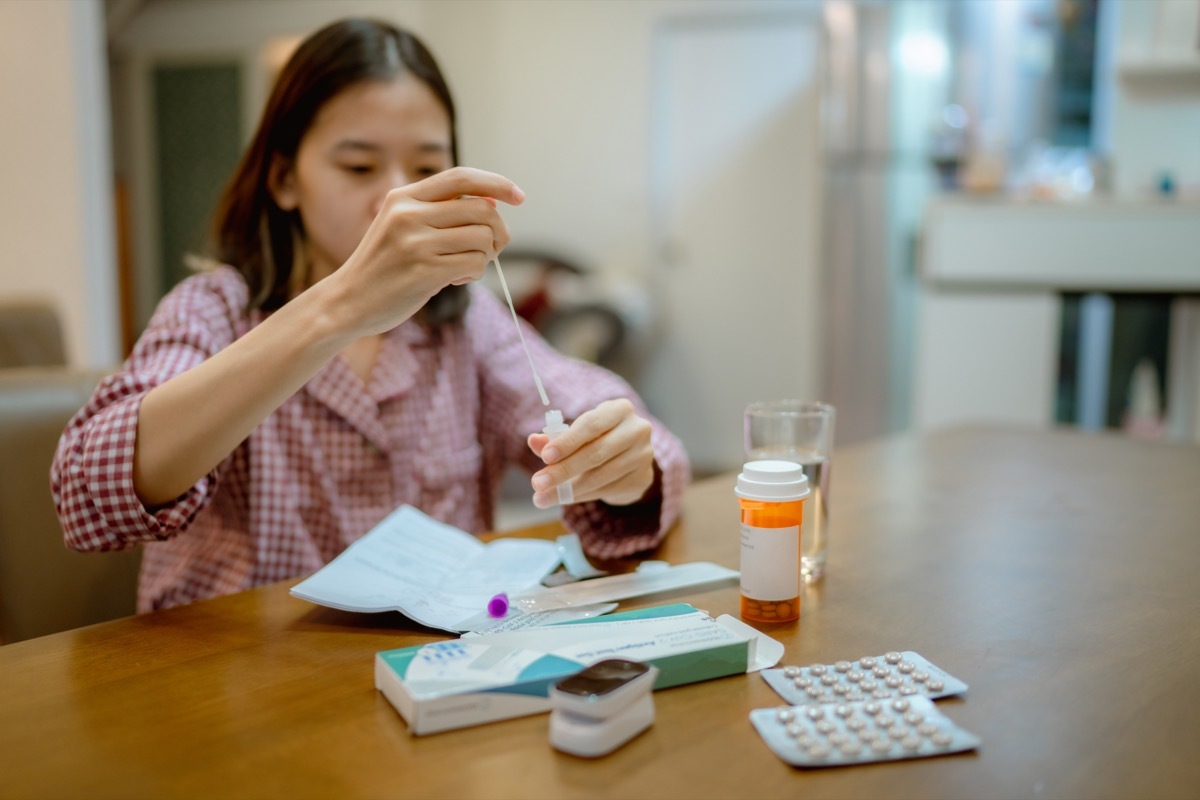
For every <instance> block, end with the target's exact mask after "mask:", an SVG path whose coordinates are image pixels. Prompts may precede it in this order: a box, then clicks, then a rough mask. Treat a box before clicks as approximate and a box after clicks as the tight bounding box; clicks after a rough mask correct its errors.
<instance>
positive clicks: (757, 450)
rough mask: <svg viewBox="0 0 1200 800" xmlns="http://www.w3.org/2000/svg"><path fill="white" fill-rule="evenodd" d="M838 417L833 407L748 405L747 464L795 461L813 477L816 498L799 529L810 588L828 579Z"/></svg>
mask: <svg viewBox="0 0 1200 800" xmlns="http://www.w3.org/2000/svg"><path fill="white" fill-rule="evenodd" d="M836 416H837V415H836V411H835V410H834V407H833V406H831V405H830V404H828V403H820V402H812V401H805V400H761V401H757V402H754V403H750V404H749V405H747V406H746V411H745V415H744V420H743V423H744V427H743V433H744V436H743V441H744V447H745V451H746V459H747V460H748V461H759V460H763V459H775V460H781V461H794V462H796V463H797V464H799V465H800V466H802V467H803V468H804V474H805V475H806V476H807V477H808V485H809V487H810V488H811V490H812V495H811V496H810V497H809V498H808V502H807V503H806V504H805V509H804V524H803V527H802V528H801V530H800V573H801V575H802V576H803V578H804V582H805V583H812V582H814V581H818V580H820V579H821V577H822V576H823V575H824V574H825V561H826V558H827V556H828V550H829V486H830V476H831V472H832V468H833V425H834V420H835V417H836Z"/></svg>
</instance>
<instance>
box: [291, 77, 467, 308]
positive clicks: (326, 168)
mask: <svg viewBox="0 0 1200 800" xmlns="http://www.w3.org/2000/svg"><path fill="white" fill-rule="evenodd" d="M451 166H453V164H452V163H451V156H450V115H449V114H448V113H447V111H446V108H445V106H443V105H442V103H441V101H440V100H438V98H437V95H435V94H434V93H433V90H432V89H430V88H429V86H428V85H427V84H426V83H424V82H423V81H421V80H420V79H419V78H416V77H414V76H413V75H411V74H404V75H401V76H399V77H397V78H395V79H393V80H390V81H386V82H385V81H364V82H361V83H357V84H354V85H352V86H350V87H348V88H346V89H345V90H343V91H342V92H341V93H340V94H338V95H336V96H334V97H333V98H332V99H331V100H329V101H328V102H327V103H325V105H324V106H323V107H322V108H321V109H320V111H318V112H317V115H316V117H315V118H314V119H313V123H312V125H311V126H310V127H309V129H308V131H307V132H306V133H305V134H304V137H303V138H302V139H301V140H300V147H299V149H298V150H297V152H296V160H295V163H294V164H292V165H290V167H288V166H286V165H280V166H278V167H277V168H276V169H275V170H273V172H272V179H271V194H272V196H273V197H274V198H275V202H276V203H278V204H279V206H280V207H281V208H283V209H284V210H286V211H292V210H296V211H298V212H299V213H300V218H301V220H302V221H303V223H304V231H305V235H306V247H307V255H308V258H309V266H310V272H309V280H308V283H309V284H310V285H311V284H312V283H315V282H316V281H318V280H320V279H321V278H323V277H325V276H327V275H329V274H330V273H332V272H333V271H334V270H336V269H337V268H338V267H339V266H341V265H342V264H343V263H344V262H345V261H346V259H348V258H349V257H350V254H351V253H353V252H354V249H355V248H356V247H358V243H359V241H360V240H361V239H362V237H363V235H364V234H365V233H366V232H367V228H368V227H369V226H370V224H371V221H372V220H373V219H375V215H376V214H377V213H378V212H379V209H380V207H381V206H382V204H383V199H384V197H385V196H386V195H387V193H388V192H389V191H390V190H391V189H394V188H396V187H398V186H404V185H406V184H409V183H413V182H414V181H419V180H421V179H422V178H427V177H429V176H430V175H433V174H434V173H436V172H441V171H442V170H445V169H449V168H450V167H451Z"/></svg>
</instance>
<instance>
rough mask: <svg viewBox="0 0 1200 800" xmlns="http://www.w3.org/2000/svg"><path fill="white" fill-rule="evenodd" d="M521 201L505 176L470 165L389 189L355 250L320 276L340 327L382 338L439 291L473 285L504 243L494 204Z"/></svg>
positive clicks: (504, 229)
mask: <svg viewBox="0 0 1200 800" xmlns="http://www.w3.org/2000/svg"><path fill="white" fill-rule="evenodd" d="M524 200H525V193H524V192H522V191H521V189H520V188H519V187H518V186H517V185H516V184H515V183H513V182H512V181H510V180H509V179H508V178H505V177H503V176H501V175H497V174H495V173H492V172H485V171H483V170H478V169H472V168H470V167H453V168H451V169H448V170H445V171H444V172H439V173H437V174H436V175H432V176H430V177H428V178H425V179H424V180H421V181H418V182H416V183H410V184H408V185H406V186H402V187H400V188H397V189H393V190H392V191H390V192H388V194H387V196H386V198H385V199H384V201H383V203H382V206H381V208H380V209H379V212H378V214H376V216H375V219H374V221H373V222H372V223H371V225H370V227H369V228H368V229H367V232H366V234H365V235H364V236H363V238H362V241H361V242H360V243H359V245H358V247H357V248H356V249H355V250H354V252H353V253H352V254H351V255H350V258H349V259H347V261H346V263H345V264H343V265H342V266H341V267H340V268H339V269H338V270H337V271H336V272H335V273H334V274H333V275H331V276H330V277H329V278H327V279H326V281H327V282H329V283H331V284H332V285H331V286H330V287H329V288H331V289H336V290H337V297H338V300H337V307H338V309H339V310H340V311H341V312H343V314H344V317H343V318H344V319H345V321H346V323H347V324H348V325H350V326H352V327H354V329H355V335H357V336H365V335H369V334H375V333H383V332H384V331H387V330H390V329H392V328H394V327H395V326H396V325H399V324H400V323H401V322H403V321H404V320H406V319H408V318H409V317H411V316H412V315H413V314H415V313H416V312H417V311H418V310H420V309H421V307H422V306H424V305H425V303H426V302H427V301H428V300H429V298H431V297H433V295H435V294H437V293H438V292H439V291H441V289H442V288H444V287H445V286H448V285H451V284H454V285H461V284H464V283H470V282H471V281H476V280H479V278H481V277H482V276H483V272H484V269H485V268H486V267H487V264H488V262H489V261H491V260H492V259H493V258H495V257H496V254H497V253H499V252H500V250H502V249H503V248H504V246H505V245H506V244H508V238H509V237H508V227H507V226H506V225H505V224H504V220H503V219H501V217H500V214H499V212H498V211H497V208H496V202H497V201H501V202H504V203H508V204H509V205H519V204H521V203H522V202H524ZM318 285H320V284H318Z"/></svg>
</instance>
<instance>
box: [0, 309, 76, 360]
mask: <svg viewBox="0 0 1200 800" xmlns="http://www.w3.org/2000/svg"><path fill="white" fill-rule="evenodd" d="M66 363H67V357H66V350H65V348H64V347H63V336H62V326H61V325H60V324H59V320H58V313H57V312H56V311H55V310H54V308H53V306H51V305H49V304H48V303H42V302H39V301H35V300H7V301H3V302H0V367H35V366H62V365H65V364H66Z"/></svg>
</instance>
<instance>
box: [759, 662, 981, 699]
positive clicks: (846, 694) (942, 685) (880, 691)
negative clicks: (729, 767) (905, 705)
mask: <svg viewBox="0 0 1200 800" xmlns="http://www.w3.org/2000/svg"><path fill="white" fill-rule="evenodd" d="M762 676H763V680H765V681H766V682H767V683H768V684H769V685H770V687H771V688H772V689H774V690H775V691H776V692H778V693H779V696H780V697H782V698H783V699H784V701H785V702H787V703H790V704H791V705H796V706H798V705H806V704H822V703H847V702H848V703H856V702H861V701H866V700H886V699H891V698H895V697H928V698H930V699H936V698H939V697H948V696H950V695H955V694H962V693H964V692H965V691H967V685H966V684H965V683H963V682H962V681H960V680H959V679H958V678H956V677H954V676H953V675H951V674H949V673H948V672H946V671H945V670H942V669H940V668H938V667H936V666H934V665H933V664H932V663H930V662H929V661H926V660H925V659H924V658H922V657H921V656H919V655H917V654H916V653H914V652H912V651H911V650H905V651H903V652H898V651H892V652H889V653H884V654H883V655H881V656H863V657H862V658H860V659H858V660H857V661H838V662H836V663H833V664H810V665H809V666H807V667H776V668H774V669H764V670H763V671H762Z"/></svg>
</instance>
